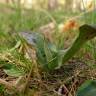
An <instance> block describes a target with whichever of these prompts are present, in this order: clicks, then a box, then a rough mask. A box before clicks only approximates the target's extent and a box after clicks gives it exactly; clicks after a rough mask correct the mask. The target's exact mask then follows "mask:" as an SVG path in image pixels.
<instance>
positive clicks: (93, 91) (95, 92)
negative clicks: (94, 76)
mask: <svg viewBox="0 0 96 96" xmlns="http://www.w3.org/2000/svg"><path fill="white" fill-rule="evenodd" d="M76 96H96V80H87V81H86V82H85V83H84V84H82V85H81V86H80V87H79V89H78V90H77V95H76Z"/></svg>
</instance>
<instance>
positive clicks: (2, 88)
mask: <svg viewBox="0 0 96 96" xmlns="http://www.w3.org/2000/svg"><path fill="white" fill-rule="evenodd" d="M4 90H5V87H4V85H0V93H3V92H4Z"/></svg>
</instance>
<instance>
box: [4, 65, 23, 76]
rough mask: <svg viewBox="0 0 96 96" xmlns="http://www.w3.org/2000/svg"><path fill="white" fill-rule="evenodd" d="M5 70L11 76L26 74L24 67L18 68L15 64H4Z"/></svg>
mask: <svg viewBox="0 0 96 96" xmlns="http://www.w3.org/2000/svg"><path fill="white" fill-rule="evenodd" d="M3 69H4V72H5V73H6V74H7V75H9V76H14V77H19V76H22V75H24V70H23V69H22V68H18V67H17V66H16V65H14V64H6V65H4V66H3Z"/></svg>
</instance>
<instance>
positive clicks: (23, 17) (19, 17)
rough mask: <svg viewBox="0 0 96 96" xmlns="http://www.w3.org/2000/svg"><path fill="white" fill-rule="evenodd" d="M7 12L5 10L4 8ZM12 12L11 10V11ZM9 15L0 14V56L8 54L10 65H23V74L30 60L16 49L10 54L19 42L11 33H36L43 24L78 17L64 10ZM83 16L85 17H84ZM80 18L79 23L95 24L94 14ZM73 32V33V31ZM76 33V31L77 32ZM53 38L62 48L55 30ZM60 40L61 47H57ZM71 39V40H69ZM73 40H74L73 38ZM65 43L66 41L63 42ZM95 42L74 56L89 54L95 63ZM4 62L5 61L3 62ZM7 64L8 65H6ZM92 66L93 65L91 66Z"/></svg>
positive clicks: (27, 70) (13, 12) (34, 11)
mask: <svg viewBox="0 0 96 96" xmlns="http://www.w3.org/2000/svg"><path fill="white" fill-rule="evenodd" d="M5 7H6V6H0V8H5ZM6 10H7V8H6ZM11 11H12V10H11ZM11 11H10V13H8V12H6V11H5V12H0V13H1V14H0V21H1V22H0V54H2V56H3V55H6V53H10V54H11V56H12V58H11V59H10V56H9V57H8V58H9V60H10V61H12V63H13V62H14V63H15V64H18V62H19V63H20V64H23V65H22V66H24V67H25V68H26V69H25V72H26V73H28V72H29V71H30V67H31V66H32V62H30V60H28V59H26V58H25V57H24V54H22V53H19V52H18V49H16V50H14V51H12V52H10V49H12V48H13V47H14V46H15V45H16V44H17V42H18V41H19V39H20V38H19V37H18V38H17V37H13V36H12V35H13V33H18V32H20V31H37V30H38V28H39V27H40V26H43V25H45V24H48V23H49V22H52V21H54V20H55V22H56V24H57V25H58V24H59V23H62V22H66V20H68V18H71V17H74V16H76V15H78V14H79V13H72V12H68V13H67V12H66V11H64V10H57V11H54V12H49V11H46V10H34V9H31V10H25V11H24V10H23V11H21V10H20V9H16V11H12V12H11ZM84 16H85V15H84ZM84 16H82V18H79V19H78V21H80V22H81V23H85V22H86V23H88V24H90V23H94V24H95V23H96V19H95V17H96V13H95V12H94V14H93V13H91V14H90V13H88V14H87V15H86V16H87V17H84ZM73 32H74V31H73ZM77 32H78V31H77ZM54 37H55V41H54V42H55V43H56V44H57V46H58V47H60V48H63V46H62V45H63V44H64V41H63V40H62V38H63V37H62V38H61V36H59V35H58V30H56V36H54ZM60 38H61V45H59V43H60V42H58V41H60V40H59V39H60ZM71 39H72V38H71ZM73 39H74V38H73ZM65 42H66V41H65ZM95 47H96V40H95V39H94V40H92V41H90V42H88V43H87V44H86V45H85V46H84V47H83V49H84V51H82V50H81V51H80V52H78V53H77V54H76V56H75V57H78V58H83V59H84V60H86V58H85V57H84V54H86V53H90V54H91V58H92V59H93V60H94V61H95V59H96V48H95ZM5 61H6V60H5ZM89 61H90V59H88V60H87V61H86V62H87V63H88V64H89V63H91V62H89ZM1 63H2V60H1V58H0V64H1ZM6 64H8V63H6ZM92 65H94V64H92Z"/></svg>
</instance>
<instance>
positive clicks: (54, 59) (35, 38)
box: [20, 24, 96, 70]
mask: <svg viewBox="0 0 96 96" xmlns="http://www.w3.org/2000/svg"><path fill="white" fill-rule="evenodd" d="M79 31H80V33H79V35H78V36H77V38H76V40H75V41H74V42H73V44H72V45H71V46H70V47H69V48H68V49H67V50H61V49H57V48H56V45H55V44H52V43H51V42H49V41H48V40H47V39H46V38H44V36H43V35H42V34H40V33H28V32H21V33H20V36H21V37H23V38H24V39H25V40H26V41H27V43H28V44H30V45H32V46H34V47H35V48H36V54H37V62H38V64H41V66H42V67H43V68H44V69H48V70H54V69H58V68H60V67H61V66H62V65H63V64H64V63H65V62H67V61H68V60H69V59H70V58H71V57H73V56H74V55H75V53H77V52H78V51H79V50H80V48H81V47H82V46H83V45H84V44H85V43H86V42H87V41H88V40H91V39H92V38H94V37H95V36H96V26H93V25H88V24H84V25H82V26H80V28H79Z"/></svg>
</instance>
